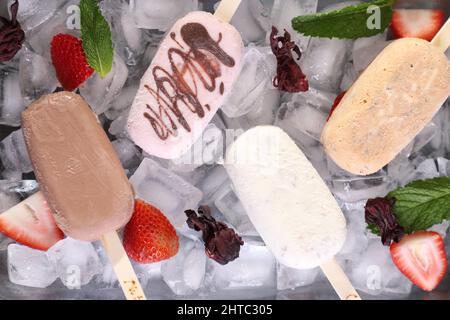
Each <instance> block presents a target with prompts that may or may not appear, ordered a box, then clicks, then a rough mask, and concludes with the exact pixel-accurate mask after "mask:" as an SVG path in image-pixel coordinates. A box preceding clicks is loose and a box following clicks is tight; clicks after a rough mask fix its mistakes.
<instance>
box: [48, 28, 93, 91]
mask: <svg viewBox="0 0 450 320" xmlns="http://www.w3.org/2000/svg"><path fill="white" fill-rule="evenodd" d="M51 56H52V62H53V66H54V67H55V71H56V77H57V78H58V80H59V82H60V83H61V85H62V86H63V88H64V89H65V90H67V91H73V90H75V89H76V88H78V86H79V85H81V84H82V83H83V82H84V81H86V79H87V78H89V77H90V76H91V75H92V73H93V72H94V69H92V68H91V67H90V66H89V64H88V62H87V60H86V55H85V53H84V50H83V46H82V43H81V40H80V39H78V38H77V37H74V36H72V35H69V34H62V33H60V34H57V35H56V36H54V37H53V40H52V44H51Z"/></svg>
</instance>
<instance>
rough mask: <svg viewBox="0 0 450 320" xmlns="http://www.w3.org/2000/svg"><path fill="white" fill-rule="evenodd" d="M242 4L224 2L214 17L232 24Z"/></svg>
mask: <svg viewBox="0 0 450 320" xmlns="http://www.w3.org/2000/svg"><path fill="white" fill-rule="evenodd" d="M240 3H241V0H222V1H220V3H219V7H218V8H217V10H216V12H214V16H215V17H217V18H219V19H220V20H222V21H225V22H230V20H231V18H233V15H234V13H235V12H236V10H237V8H238V7H239V4H240Z"/></svg>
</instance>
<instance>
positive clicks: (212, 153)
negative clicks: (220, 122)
mask: <svg viewBox="0 0 450 320" xmlns="http://www.w3.org/2000/svg"><path fill="white" fill-rule="evenodd" d="M223 140H224V137H223V132H222V130H220V129H219V128H217V127H216V125H215V124H213V123H210V124H208V125H207V126H206V128H205V130H204V131H203V133H202V135H201V136H200V138H199V139H197V141H196V142H195V143H194V144H193V145H192V147H191V148H190V149H189V150H188V151H187V152H186V153H185V154H183V155H182V156H181V157H179V158H177V159H172V160H170V161H169V169H171V170H174V171H181V172H189V171H192V170H194V169H195V168H198V167H199V166H201V165H203V164H208V165H211V164H214V163H216V162H217V160H218V159H221V158H223V156H224V144H223V142H224V141H223Z"/></svg>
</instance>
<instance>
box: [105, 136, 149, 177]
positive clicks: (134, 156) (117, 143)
mask: <svg viewBox="0 0 450 320" xmlns="http://www.w3.org/2000/svg"><path fill="white" fill-rule="evenodd" d="M112 145H113V147H114V150H116V153H117V155H118V157H119V159H120V162H121V163H122V166H123V168H124V169H125V171H126V172H127V175H131V174H133V173H134V171H135V170H136V168H137V167H138V166H139V164H140V163H141V160H142V155H141V153H140V152H139V150H138V148H137V147H136V146H135V144H134V143H133V142H131V141H130V140H128V139H117V140H114V141H113V142H112Z"/></svg>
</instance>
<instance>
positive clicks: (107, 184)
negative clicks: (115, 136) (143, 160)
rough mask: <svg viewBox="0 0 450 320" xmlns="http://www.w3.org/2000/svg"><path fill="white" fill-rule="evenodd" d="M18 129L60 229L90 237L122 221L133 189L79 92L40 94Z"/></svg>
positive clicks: (74, 235) (129, 207)
mask: <svg viewBox="0 0 450 320" xmlns="http://www.w3.org/2000/svg"><path fill="white" fill-rule="evenodd" d="M22 128H23V129H22V130H23V133H24V137H25V143H26V145H27V149H28V154H29V155H30V159H31V161H32V163H33V168H34V173H35V175H36V178H37V180H38V181H39V184H40V186H41V191H42V192H43V193H44V195H45V198H46V199H47V201H48V204H49V205H50V207H51V208H52V210H53V213H54V216H55V220H56V222H57V224H58V225H59V227H60V228H61V230H63V231H64V233H65V234H67V235H69V236H70V237H72V238H74V239H78V240H84V241H94V240H98V239H100V237H101V236H102V235H103V234H105V233H107V232H110V231H112V230H117V229H119V228H120V227H121V226H123V225H124V224H125V223H127V222H128V220H129V219H130V218H131V214H132V213H133V205H134V194H133V190H132V188H131V185H130V183H129V182H128V179H127V176H126V175H125V172H124V171H123V169H122V165H121V163H120V161H119V159H118V158H117V155H116V153H115V151H114V148H113V146H112V145H111V143H110V141H109V139H108V137H107V136H106V134H105V132H104V130H103V128H102V127H101V126H100V125H99V124H98V121H97V119H96V117H95V116H94V114H93V113H92V111H91V109H90V108H89V106H88V105H87V104H86V102H85V101H84V100H83V99H82V98H81V96H79V95H77V94H73V93H69V92H61V93H56V94H51V95H46V96H43V97H41V98H40V99H38V100H37V101H35V102H34V103H33V104H32V105H30V106H29V107H28V108H27V109H26V110H25V111H24V112H23V113H22Z"/></svg>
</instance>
